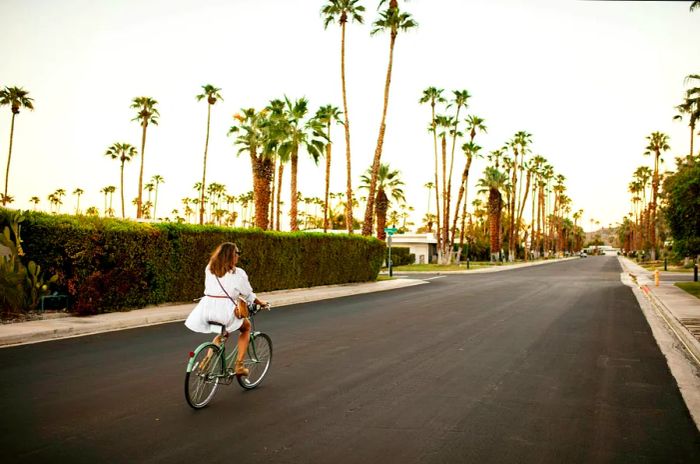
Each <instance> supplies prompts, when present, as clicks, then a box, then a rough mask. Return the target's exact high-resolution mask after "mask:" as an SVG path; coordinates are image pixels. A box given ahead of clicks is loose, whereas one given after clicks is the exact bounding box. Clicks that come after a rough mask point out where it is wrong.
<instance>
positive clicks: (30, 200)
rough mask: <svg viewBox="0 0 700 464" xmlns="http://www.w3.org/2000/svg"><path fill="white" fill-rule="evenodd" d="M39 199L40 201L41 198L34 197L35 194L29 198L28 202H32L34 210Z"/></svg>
mask: <svg viewBox="0 0 700 464" xmlns="http://www.w3.org/2000/svg"><path fill="white" fill-rule="evenodd" d="M40 201H41V199H39V197H36V196H34V197H31V198H30V199H29V202H30V203H34V208H33V209H34V211H36V205H38V204H39V202H40Z"/></svg>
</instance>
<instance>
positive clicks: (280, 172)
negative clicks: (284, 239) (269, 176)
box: [275, 160, 284, 230]
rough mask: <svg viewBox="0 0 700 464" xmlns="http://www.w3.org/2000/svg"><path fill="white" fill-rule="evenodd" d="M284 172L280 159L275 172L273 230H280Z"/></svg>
mask: <svg viewBox="0 0 700 464" xmlns="http://www.w3.org/2000/svg"><path fill="white" fill-rule="evenodd" d="M283 174H284V163H283V162H282V160H280V166H279V170H278V174H277V208H276V210H275V211H276V213H275V214H276V216H277V219H276V221H275V230H280V204H281V203H282V175H283Z"/></svg>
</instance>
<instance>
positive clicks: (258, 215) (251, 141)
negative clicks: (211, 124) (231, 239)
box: [228, 108, 274, 230]
mask: <svg viewBox="0 0 700 464" xmlns="http://www.w3.org/2000/svg"><path fill="white" fill-rule="evenodd" d="M266 114H267V111H265V110H263V111H255V109H254V108H247V109H243V110H241V113H238V114H236V115H234V121H235V123H234V124H236V125H234V126H232V127H231V128H230V129H229V132H228V134H229V135H233V134H238V137H236V140H235V142H234V144H235V145H238V146H240V147H241V148H240V149H239V150H238V154H239V155H240V154H241V153H242V152H248V154H249V156H250V164H251V169H252V174H253V193H252V199H253V203H254V204H255V226H256V227H259V228H261V229H263V230H266V229H267V228H268V225H269V220H270V217H269V214H268V208H269V207H270V184H271V182H272V173H273V170H274V165H273V162H272V157H273V153H272V152H271V151H269V150H266V149H265V148H264V145H265V139H266V133H265V131H264V129H265V125H266V124H267V123H268V120H267V118H266ZM238 200H239V201H241V203H242V204H243V201H244V200H245V205H246V207H247V204H248V202H249V199H248V196H247V195H240V196H239V197H238ZM245 220H246V218H245V216H244V217H243V222H244V224H243V225H244V226H245Z"/></svg>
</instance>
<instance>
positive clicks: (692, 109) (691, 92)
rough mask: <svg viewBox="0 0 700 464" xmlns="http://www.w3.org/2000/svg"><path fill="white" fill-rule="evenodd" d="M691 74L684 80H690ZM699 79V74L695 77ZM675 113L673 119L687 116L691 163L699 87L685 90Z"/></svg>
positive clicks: (698, 116)
mask: <svg viewBox="0 0 700 464" xmlns="http://www.w3.org/2000/svg"><path fill="white" fill-rule="evenodd" d="M692 78H693V75H692V74H691V75H690V76H688V77H687V78H686V81H689V80H692ZM697 78H698V79H699V80H700V76H698V77H697ZM676 111H678V114H676V115H675V116H674V117H673V119H675V120H682V119H683V116H684V115H687V116H688V127H690V152H689V153H688V163H690V164H693V163H694V162H695V159H694V157H693V155H694V153H695V152H694V150H693V142H694V137H695V126H696V124H697V121H698V120H699V119H700V88H698V89H695V88H691V89H688V90H687V91H686V97H685V100H684V101H683V103H681V104H680V105H678V106H676Z"/></svg>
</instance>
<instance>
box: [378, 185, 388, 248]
mask: <svg viewBox="0 0 700 464" xmlns="http://www.w3.org/2000/svg"><path fill="white" fill-rule="evenodd" d="M376 205H377V208H376V212H377V238H378V239H379V240H386V232H384V228H385V227H386V212H387V210H388V209H389V199H388V198H387V196H386V193H384V190H382V189H379V190H378V191H377V201H376Z"/></svg>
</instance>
